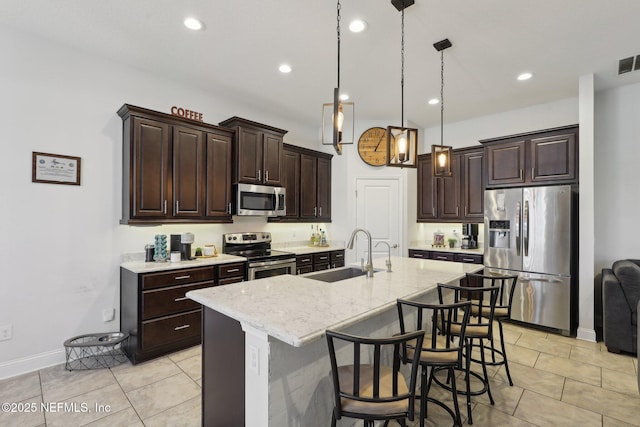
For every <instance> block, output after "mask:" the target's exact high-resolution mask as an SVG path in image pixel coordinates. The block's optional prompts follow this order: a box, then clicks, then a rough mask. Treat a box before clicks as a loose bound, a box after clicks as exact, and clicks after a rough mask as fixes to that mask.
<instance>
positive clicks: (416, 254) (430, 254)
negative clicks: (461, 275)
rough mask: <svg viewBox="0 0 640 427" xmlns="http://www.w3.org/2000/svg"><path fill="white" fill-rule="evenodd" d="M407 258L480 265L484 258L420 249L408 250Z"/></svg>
mask: <svg viewBox="0 0 640 427" xmlns="http://www.w3.org/2000/svg"><path fill="white" fill-rule="evenodd" d="M409 258H422V259H434V260H438V261H453V262H467V263H472V264H482V263H483V261H484V256H483V255H480V254H467V253H460V252H445V251H429V250H422V249H409Z"/></svg>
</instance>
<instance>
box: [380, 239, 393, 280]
mask: <svg viewBox="0 0 640 427" xmlns="http://www.w3.org/2000/svg"><path fill="white" fill-rule="evenodd" d="M380 243H384V244H385V245H387V248H388V249H389V256H388V258H387V262H386V264H387V271H388V272H389V273H391V245H390V244H389V243H387V242H385V241H384V240H381V241H379V242H378V243H376V248H377V247H378V245H379V244H380ZM393 246H394V247H396V246H398V245H393Z"/></svg>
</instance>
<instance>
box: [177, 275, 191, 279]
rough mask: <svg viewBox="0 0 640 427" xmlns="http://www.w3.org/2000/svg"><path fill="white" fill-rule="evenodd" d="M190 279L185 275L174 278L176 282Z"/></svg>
mask: <svg viewBox="0 0 640 427" xmlns="http://www.w3.org/2000/svg"><path fill="white" fill-rule="evenodd" d="M190 277H191V276H190V275H187V276H176V280H182V279H188V278H190Z"/></svg>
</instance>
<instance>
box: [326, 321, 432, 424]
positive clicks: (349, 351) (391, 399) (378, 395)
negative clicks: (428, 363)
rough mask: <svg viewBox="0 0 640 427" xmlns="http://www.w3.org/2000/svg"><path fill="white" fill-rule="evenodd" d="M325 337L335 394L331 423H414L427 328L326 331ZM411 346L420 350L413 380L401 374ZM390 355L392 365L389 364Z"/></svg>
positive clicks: (416, 358) (414, 363) (412, 370)
mask: <svg viewBox="0 0 640 427" xmlns="http://www.w3.org/2000/svg"><path fill="white" fill-rule="evenodd" d="M326 337H327V344H328V346H329V359H330V360H331V379H332V382H333V392H334V408H333V413H332V416H331V426H332V427H335V426H336V420H339V419H341V418H342V417H349V418H356V419H361V420H364V425H365V427H367V426H369V427H373V426H374V422H375V421H376V420H384V421H385V426H386V425H387V423H388V422H389V421H390V420H398V421H399V422H400V424H401V425H402V426H406V423H405V420H406V419H408V420H409V421H413V414H414V405H415V392H416V378H417V375H418V374H417V373H418V361H419V360H420V354H421V349H422V341H423V339H424V331H417V332H412V333H408V334H403V335H396V336H393V337H390V338H366V337H358V336H354V335H348V334H344V333H340V332H336V331H330V330H327V331H326ZM407 344H411V345H415V346H416V348H417V349H418V350H417V351H415V352H414V355H413V358H412V362H413V364H412V366H411V374H410V378H409V381H408V382H407V381H406V380H405V378H404V376H403V375H402V372H400V357H401V349H402V348H406V345H407ZM344 345H346V348H343V346H344ZM337 346H340V347H338V348H339V351H338V353H339V354H338V353H336V347H337ZM370 358H371V359H372V360H371V361H369V359H370ZM388 358H391V359H392V360H390V362H392V363H386V364H385V363H384V360H385V359H388Z"/></svg>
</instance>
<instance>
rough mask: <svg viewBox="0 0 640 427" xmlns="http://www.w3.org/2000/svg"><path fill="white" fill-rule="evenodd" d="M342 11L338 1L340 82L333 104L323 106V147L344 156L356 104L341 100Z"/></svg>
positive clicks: (349, 138)
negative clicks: (343, 151) (330, 147)
mask: <svg viewBox="0 0 640 427" xmlns="http://www.w3.org/2000/svg"><path fill="white" fill-rule="evenodd" d="M340 9H341V5H340V0H338V4H337V14H336V20H337V26H336V33H337V39H338V81H337V85H336V87H335V88H334V89H333V102H332V103H327V104H322V145H333V148H334V149H335V150H336V153H338V154H339V155H340V154H342V146H343V145H348V144H353V140H354V121H355V118H354V110H355V105H354V103H353V102H343V101H342V99H340ZM330 138H331V139H330Z"/></svg>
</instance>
